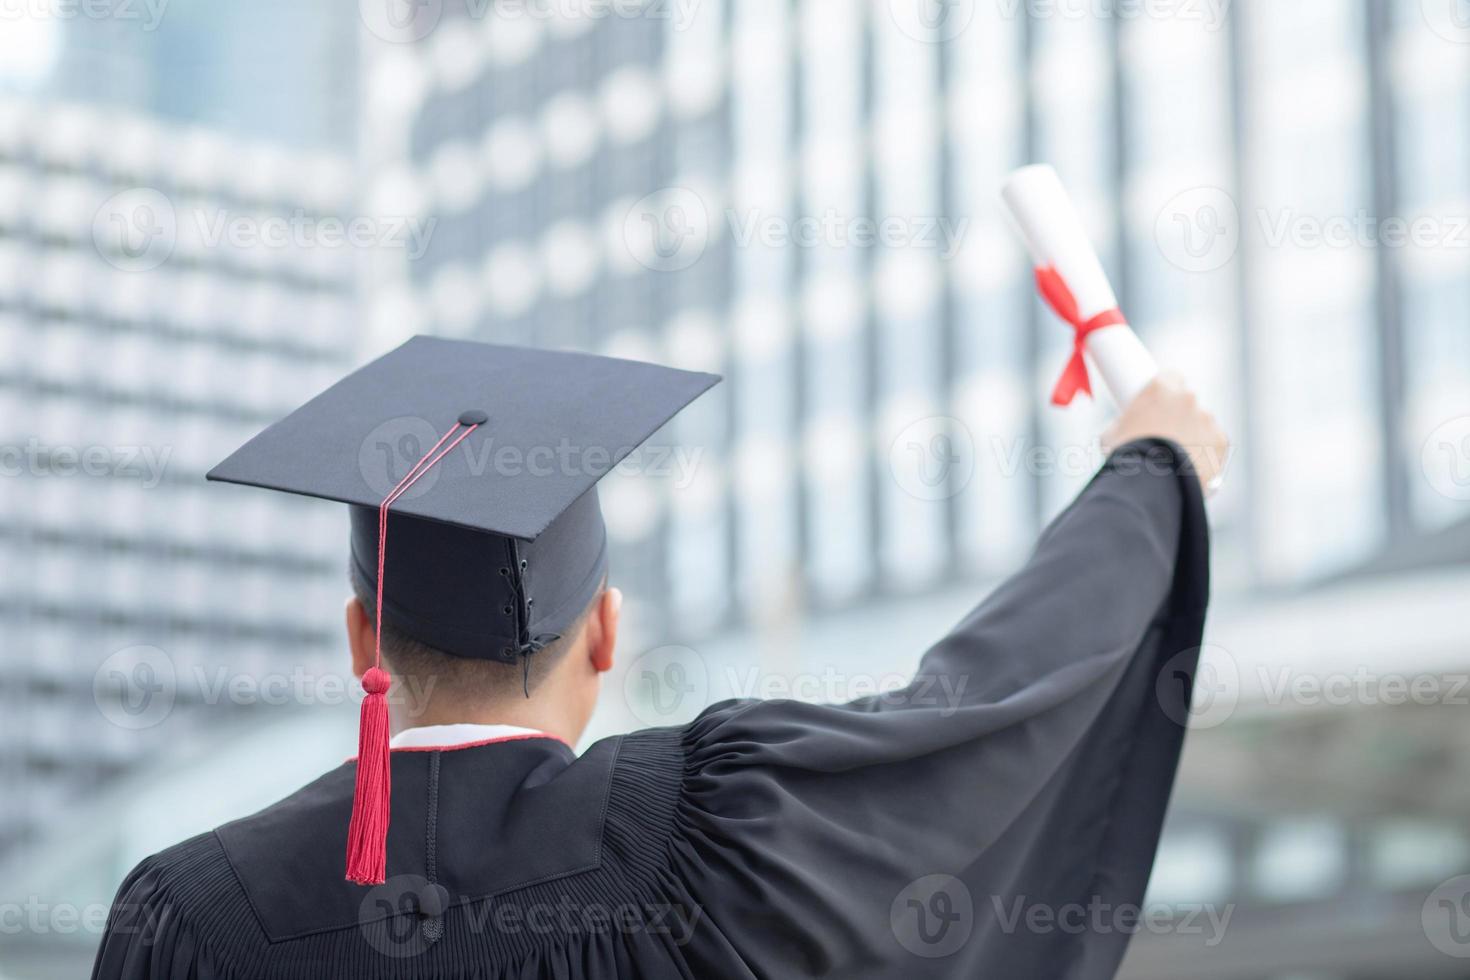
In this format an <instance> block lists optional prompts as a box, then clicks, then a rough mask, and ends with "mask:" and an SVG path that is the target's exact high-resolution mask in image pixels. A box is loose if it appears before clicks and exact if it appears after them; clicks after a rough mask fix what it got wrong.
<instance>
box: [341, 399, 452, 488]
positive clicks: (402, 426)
mask: <svg viewBox="0 0 1470 980" xmlns="http://www.w3.org/2000/svg"><path fill="white" fill-rule="evenodd" d="M441 435H442V433H440V432H436V431H435V430H434V427H433V426H432V425H430V424H429V422H428V420H427V419H421V418H418V417H417V416H413V415H403V416H399V417H398V418H394V419H389V420H388V421H386V422H384V423H382V424H381V425H379V426H377V427H376V428H374V429H373V431H371V432H369V433H368V434H367V436H366V437H365V438H364V439H363V440H362V444H361V445H360V446H359V447H358V450H357V469H358V472H359V473H361V474H362V479H363V482H365V483H366V484H367V485H368V488H369V489H370V490H372V492H373V493H375V494H378V495H380V496H383V497H386V496H387V495H388V494H389V493H391V492H392V490H393V488H394V487H396V486H398V484H399V483H400V482H401V481H402V480H403V478H404V477H406V476H408V474H409V473H410V472H411V471H412V470H413V468H414V466H415V465H417V464H418V462H419V461H420V460H422V459H423V458H424V456H425V454H427V453H428V451H429V450H430V449H431V448H432V447H433V446H434V444H435V443H437V442H438V441H439V438H440V436H441ZM438 480H439V467H437V466H431V467H429V469H428V470H426V471H425V472H424V473H423V475H422V476H420V477H419V478H418V479H417V480H415V481H414V482H413V484H412V485H411V486H409V487H408V488H407V489H406V490H404V491H403V493H402V494H400V496H399V499H400V500H412V499H414V498H415V497H420V496H422V495H424V494H426V493H428V492H429V491H430V490H432V489H433V488H434V484H435V483H437V482H438Z"/></svg>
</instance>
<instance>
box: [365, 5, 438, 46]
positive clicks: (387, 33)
mask: <svg viewBox="0 0 1470 980" xmlns="http://www.w3.org/2000/svg"><path fill="white" fill-rule="evenodd" d="M357 12H358V16H360V17H361V18H362V24H363V26H364V27H366V28H367V29H368V33H370V34H372V35H373V36H374V37H377V38H379V39H380V40H383V41H388V42H389V43H392V44H412V43H413V42H415V41H422V40H423V39H424V38H426V37H428V36H429V34H430V32H432V31H433V30H434V28H435V27H437V26H439V19H440V18H441V17H443V16H444V0H358V4H357Z"/></svg>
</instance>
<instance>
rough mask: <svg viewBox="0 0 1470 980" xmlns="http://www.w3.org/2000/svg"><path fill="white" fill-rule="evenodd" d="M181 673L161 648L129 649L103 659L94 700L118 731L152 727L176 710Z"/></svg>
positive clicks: (95, 680) (95, 679)
mask: <svg viewBox="0 0 1470 980" xmlns="http://www.w3.org/2000/svg"><path fill="white" fill-rule="evenodd" d="M177 695H178V674H177V671H175V670H174V662H173V659H172V658H170V657H169V655H168V654H166V653H164V652H163V651H162V650H160V649H159V648H158V647H154V646H147V645H139V646H131V647H125V648H123V649H121V650H118V651H117V652H115V653H113V654H112V655H110V656H109V657H107V659H105V660H103V661H102V663H101V665H100V666H98V668H97V671H96V673H94V674H93V675H92V699H93V700H94V701H96V703H97V710H98V711H100V712H101V713H102V717H104V718H106V719H107V720H108V721H110V722H112V723H113V724H114V725H116V726H117V727H118V728H126V729H129V730H130V731H139V730H142V729H144V728H152V727H153V726H154V725H157V724H158V723H159V722H161V721H163V720H164V719H165V718H167V717H168V716H169V713H170V712H171V711H173V707H174V699H175V698H176V697H177Z"/></svg>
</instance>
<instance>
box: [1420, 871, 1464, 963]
mask: <svg viewBox="0 0 1470 980" xmlns="http://www.w3.org/2000/svg"><path fill="white" fill-rule="evenodd" d="M1419 915H1420V922H1421V923H1422V925H1423V926H1424V935H1425V936H1426V937H1428V939H1429V942H1430V944H1431V945H1433V946H1434V948H1435V949H1437V950H1439V951H1440V952H1441V953H1443V954H1445V955H1446V956H1453V957H1456V958H1458V959H1467V958H1470V875H1460V876H1459V877H1458V878H1451V879H1450V880H1449V881H1446V882H1445V883H1444V884H1442V885H1440V886H1439V887H1438V888H1436V889H1435V890H1434V891H1432V892H1430V893H1429V897H1428V898H1426V899H1425V900H1424V907H1423V908H1422V909H1421V910H1420V913H1419Z"/></svg>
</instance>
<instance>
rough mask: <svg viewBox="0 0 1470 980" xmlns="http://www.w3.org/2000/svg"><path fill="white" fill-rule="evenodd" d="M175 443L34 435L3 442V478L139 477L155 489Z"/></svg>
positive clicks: (0, 450) (0, 446) (141, 482)
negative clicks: (56, 440)
mask: <svg viewBox="0 0 1470 980" xmlns="http://www.w3.org/2000/svg"><path fill="white" fill-rule="evenodd" d="M172 454H173V448H172V447H171V446H66V445H47V444H45V443H42V442H41V441H40V440H39V439H36V438H34V437H32V438H31V439H29V440H27V441H26V442H25V443H24V444H23V445H3V444H0V477H21V476H33V477H54V478H58V479H65V478H70V477H78V476H81V477H90V478H103V477H107V478H112V479H127V480H137V481H138V482H139V485H140V486H142V487H143V488H144V489H147V490H152V489H153V488H154V487H156V486H158V485H159V484H160V483H162V482H163V476H164V471H165V470H167V468H168V460H169V457H170V456H171V455H172Z"/></svg>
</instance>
